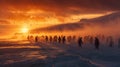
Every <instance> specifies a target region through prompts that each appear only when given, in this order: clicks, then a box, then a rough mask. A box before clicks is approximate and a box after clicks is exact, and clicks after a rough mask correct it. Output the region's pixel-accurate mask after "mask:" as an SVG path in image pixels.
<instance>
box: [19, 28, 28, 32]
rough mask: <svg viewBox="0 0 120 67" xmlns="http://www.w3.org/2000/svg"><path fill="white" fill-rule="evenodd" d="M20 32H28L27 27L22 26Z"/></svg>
mask: <svg viewBox="0 0 120 67" xmlns="http://www.w3.org/2000/svg"><path fill="white" fill-rule="evenodd" d="M21 32H22V33H28V32H29V29H28V28H27V27H23V28H22V29H21Z"/></svg>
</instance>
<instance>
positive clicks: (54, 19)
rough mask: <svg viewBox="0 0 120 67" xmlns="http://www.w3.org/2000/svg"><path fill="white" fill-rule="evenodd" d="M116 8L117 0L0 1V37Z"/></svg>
mask: <svg viewBox="0 0 120 67" xmlns="http://www.w3.org/2000/svg"><path fill="white" fill-rule="evenodd" d="M119 5H120V4H119V3H118V1H117V0H109V1H107V0H106V1H104V0H93V1H91V0H0V35H3V36H6V35H12V34H14V33H19V32H20V30H21V29H22V27H25V26H26V27H27V28H29V29H34V28H38V27H45V26H50V25H56V24H64V23H74V22H77V21H80V19H83V18H87V19H89V18H95V17H99V16H102V15H106V14H109V13H110V12H112V11H117V10H119V8H118V7H117V6H119Z"/></svg>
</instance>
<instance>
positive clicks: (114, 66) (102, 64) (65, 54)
mask: <svg viewBox="0 0 120 67" xmlns="http://www.w3.org/2000/svg"><path fill="white" fill-rule="evenodd" d="M0 67H120V48H118V47H117V46H114V47H108V46H107V45H100V49H99V50H96V49H95V48H94V45H92V44H84V45H83V47H82V48H80V47H78V45H77V44H76V43H67V44H59V43H55V42H54V43H49V42H39V43H29V42H28V41H21V42H7V41H6V42H0Z"/></svg>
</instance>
